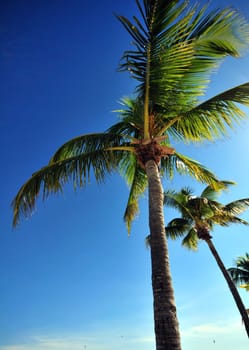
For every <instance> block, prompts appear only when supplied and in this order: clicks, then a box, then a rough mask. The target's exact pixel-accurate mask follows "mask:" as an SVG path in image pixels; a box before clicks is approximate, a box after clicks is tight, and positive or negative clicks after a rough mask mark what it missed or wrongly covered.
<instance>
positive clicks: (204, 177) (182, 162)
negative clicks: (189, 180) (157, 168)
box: [161, 152, 220, 189]
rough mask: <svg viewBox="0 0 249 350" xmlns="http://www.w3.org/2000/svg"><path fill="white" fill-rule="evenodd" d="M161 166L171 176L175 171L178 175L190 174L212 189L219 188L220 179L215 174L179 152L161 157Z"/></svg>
mask: <svg viewBox="0 0 249 350" xmlns="http://www.w3.org/2000/svg"><path fill="white" fill-rule="evenodd" d="M161 167H162V171H163V172H164V173H166V174H168V175H169V176H171V177H173V175H174V172H175V171H177V172H178V173H179V174H180V175H190V176H191V177H193V178H195V179H196V180H198V181H200V182H203V183H207V184H210V186H212V187H213V188H214V189H219V188H220V181H219V180H218V179H217V177H216V176H215V174H213V173H212V172H211V171H210V170H209V169H208V168H207V167H205V166H204V165H202V164H201V163H199V162H197V161H195V160H193V159H191V158H189V157H187V156H184V155H183V154H181V153H179V152H175V153H174V155H172V156H170V157H168V158H165V159H162V161H161Z"/></svg>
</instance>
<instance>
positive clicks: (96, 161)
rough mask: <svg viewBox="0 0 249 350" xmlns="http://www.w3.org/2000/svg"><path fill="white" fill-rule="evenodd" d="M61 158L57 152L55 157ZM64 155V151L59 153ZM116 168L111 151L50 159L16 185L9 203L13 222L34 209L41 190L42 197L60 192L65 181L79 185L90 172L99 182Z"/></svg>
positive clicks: (114, 158)
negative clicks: (48, 162) (23, 182)
mask: <svg viewBox="0 0 249 350" xmlns="http://www.w3.org/2000/svg"><path fill="white" fill-rule="evenodd" d="M59 155H60V158H61V157H62V153H61V152H59V153H58V154H57V155H56V156H58V157H59ZM63 156H64V157H66V154H65V153H64V154H63ZM117 169H118V157H116V155H115V156H114V153H113V152H112V151H106V150H96V151H95V152H93V151H92V152H88V153H82V154H81V155H76V156H73V157H67V158H64V159H63V160H61V159H59V160H58V161H55V160H53V162H50V164H49V165H47V166H45V167H43V168H42V169H41V170H39V171H37V172H35V173H34V174H33V175H32V177H31V178H30V179H29V180H28V181H27V182H26V183H25V184H24V185H23V186H22V187H21V188H20V190H19V192H18V193H17V195H16V197H15V199H14V200H13V202H12V206H13V209H14V221H13V225H14V226H16V225H17V224H18V223H19V220H20V217H21V216H29V215H31V213H32V212H33V210H34V208H35V203H36V200H37V198H38V196H39V195H40V193H42V198H43V199H46V198H47V197H48V196H49V195H50V194H55V193H57V192H62V189H63V187H64V185H65V184H67V183H68V182H70V181H71V182H72V183H73V185H74V187H83V186H85V185H86V183H87V181H88V180H89V178H90V172H91V170H92V171H93V174H94V176H95V179H96V181H97V182H102V181H103V180H104V178H105V177H106V175H107V174H109V173H111V172H113V171H114V170H117Z"/></svg>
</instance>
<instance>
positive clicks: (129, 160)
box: [119, 153, 148, 233]
mask: <svg viewBox="0 0 249 350" xmlns="http://www.w3.org/2000/svg"><path fill="white" fill-rule="evenodd" d="M119 171H120V173H121V175H122V176H123V177H124V178H125V180H126V182H127V184H128V186H129V187H130V194H129V198H128V202H127V206H126V209H125V214H124V220H125V223H126V226H127V229H128V233H130V230H131V223H132V221H133V220H134V219H135V217H136V216H137V215H138V213H139V205H138V201H139V198H140V197H141V196H142V194H143V193H144V192H145V190H146V188H147V185H148V181H147V176H146V173H145V171H144V170H143V169H142V168H141V167H140V166H138V164H137V160H136V158H135V156H134V154H132V153H126V156H123V159H122V160H121V162H120V163H119Z"/></svg>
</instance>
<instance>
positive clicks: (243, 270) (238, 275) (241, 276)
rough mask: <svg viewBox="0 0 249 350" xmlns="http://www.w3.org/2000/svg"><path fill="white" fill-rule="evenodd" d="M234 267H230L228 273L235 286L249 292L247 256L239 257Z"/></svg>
mask: <svg viewBox="0 0 249 350" xmlns="http://www.w3.org/2000/svg"><path fill="white" fill-rule="evenodd" d="M235 265H236V267H230V268H229V269H228V272H229V274H230V276H231V278H232V280H233V282H234V283H235V284H236V285H239V286H240V287H241V288H245V289H246V290H247V291H249V254H248V253H245V256H239V257H238V258H237V259H236V261H235Z"/></svg>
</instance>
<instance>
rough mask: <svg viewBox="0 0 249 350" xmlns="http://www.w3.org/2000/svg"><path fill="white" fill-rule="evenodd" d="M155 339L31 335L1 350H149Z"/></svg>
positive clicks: (92, 335) (97, 335)
mask: <svg viewBox="0 0 249 350" xmlns="http://www.w3.org/2000/svg"><path fill="white" fill-rule="evenodd" d="M153 343H154V337H152V336H151V337H150V336H145V337H144V336H139V335H138V336H134V335H131V336H123V335H120V336H117V335H116V334H112V333H109V332H108V333H107V332H103V333H101V334H100V333H98V334H87V335H61V336H50V335H32V336H31V335H30V336H27V337H25V339H24V340H22V342H16V343H15V344H9V345H2V346H1V345H0V350H31V349H32V350H68V349H70V350H88V349H94V350H110V349H116V348H118V349H120V350H125V349H127V347H130V348H134V347H135V348H136V349H137V350H140V349H141V350H142V349H144V350H147V349H148V350H149V349H151V346H153Z"/></svg>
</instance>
